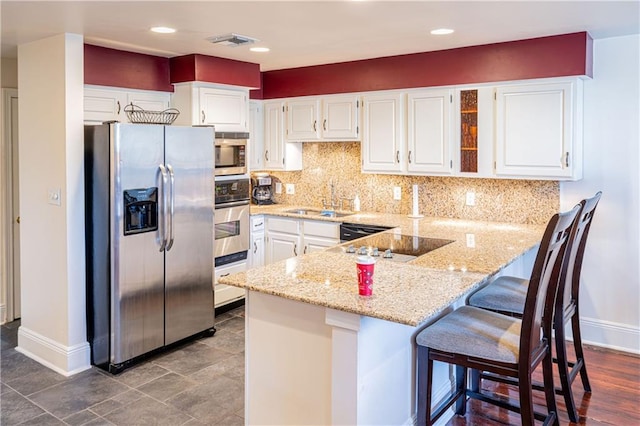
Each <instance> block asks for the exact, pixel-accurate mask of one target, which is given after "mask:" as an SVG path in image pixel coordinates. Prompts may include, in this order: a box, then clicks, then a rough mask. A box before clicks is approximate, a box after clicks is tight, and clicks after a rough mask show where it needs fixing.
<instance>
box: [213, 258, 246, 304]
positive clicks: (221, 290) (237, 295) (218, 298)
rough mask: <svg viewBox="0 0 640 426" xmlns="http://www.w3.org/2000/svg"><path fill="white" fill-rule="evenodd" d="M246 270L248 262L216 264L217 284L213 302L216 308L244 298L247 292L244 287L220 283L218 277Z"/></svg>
mask: <svg viewBox="0 0 640 426" xmlns="http://www.w3.org/2000/svg"><path fill="white" fill-rule="evenodd" d="M246 270H247V263H246V262H236V263H230V264H228V265H223V266H216V267H215V268H214V277H215V286H214V296H213V304H214V306H215V307H216V308H217V307H219V306H222V305H226V304H227V303H231V302H233V301H236V300H238V299H242V298H243V297H244V294H245V291H244V289H243V288H239V287H233V286H230V285H226V284H218V278H220V277H224V276H226V275H229V274H235V273H236V272H244V271H246Z"/></svg>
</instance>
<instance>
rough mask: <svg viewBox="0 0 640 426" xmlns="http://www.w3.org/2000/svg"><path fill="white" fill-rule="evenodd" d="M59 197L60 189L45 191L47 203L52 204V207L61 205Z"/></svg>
mask: <svg viewBox="0 0 640 426" xmlns="http://www.w3.org/2000/svg"><path fill="white" fill-rule="evenodd" d="M60 197H61V196H60V188H49V189H47V202H48V203H49V204H53V205H54V206H59V205H60V203H61V200H60Z"/></svg>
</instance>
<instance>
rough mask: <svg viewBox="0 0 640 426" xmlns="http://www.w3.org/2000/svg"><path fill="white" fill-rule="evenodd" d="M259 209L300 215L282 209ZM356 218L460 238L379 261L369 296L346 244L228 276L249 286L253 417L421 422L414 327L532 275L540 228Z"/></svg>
mask: <svg viewBox="0 0 640 426" xmlns="http://www.w3.org/2000/svg"><path fill="white" fill-rule="evenodd" d="M291 207H292V206H287V208H288V209H291ZM252 214H267V215H280V216H287V217H296V216H295V214H291V213H287V212H285V209H284V208H283V207H281V206H269V207H259V208H256V209H252ZM298 217H299V216H298ZM323 220H329V221H334V222H335V221H337V222H340V221H346V220H347V219H337V218H326V219H323ZM348 221H349V222H356V223H363V224H378V225H390V226H395V228H394V229H391V230H389V231H386V232H388V233H390V234H393V235H410V236H417V237H430V238H442V239H449V240H454V241H453V242H452V243H451V244H447V245H446V246H444V247H441V248H439V249H437V250H434V251H432V252H429V253H427V254H425V255H422V256H419V257H417V258H415V259H414V260H411V261H409V262H406V263H397V262H390V261H386V260H384V259H380V260H378V262H377V264H376V266H375V274H374V290H373V296H372V297H366V298H365V297H360V296H358V290H357V279H356V269H355V263H354V261H353V257H350V256H348V255H346V254H344V253H340V252H337V253H336V252H331V251H321V252H316V253H311V254H307V255H303V256H298V257H293V258H290V259H287V260H283V261H280V262H277V263H273V264H270V265H267V266H265V267H261V268H256V269H251V270H248V271H246V272H243V273H239V274H233V275H230V276H227V277H223V278H221V279H220V282H223V283H224V284H228V285H232V286H237V287H242V288H245V289H246V290H247V297H246V348H245V350H246V378H245V421H246V424H249V425H251V424H283V425H284V424H359V425H360V424H362V425H364V424H367V425H369V424H380V425H382V424H385V425H389V424H395V425H402V424H407V425H409V424H413V423H414V420H415V419H414V417H415V411H416V410H415V405H416V392H415V369H414V364H415V354H414V337H415V335H416V334H417V333H418V332H419V330H421V329H422V328H423V327H424V326H425V325H426V324H428V323H429V322H431V321H433V320H434V319H436V318H438V316H439V315H441V314H443V313H445V312H447V311H449V310H451V309H453V308H455V307H457V306H459V305H461V304H463V303H464V298H465V297H466V296H467V295H468V294H469V293H470V292H471V291H472V290H474V289H475V288H477V287H478V286H480V285H482V284H483V283H484V282H486V281H487V280H488V279H489V278H490V277H492V276H493V275H495V274H500V273H503V272H508V273H510V274H526V273H527V272H528V266H527V265H528V264H530V263H531V259H532V258H533V256H534V255H535V247H536V246H537V244H538V243H539V241H540V239H541V237H542V233H543V231H544V226H543V225H521V224H507V223H492V222H476V221H466V220H457V219H449V218H429V217H427V218H423V219H419V220H415V219H409V218H407V217H406V216H403V215H389V214H376V213H360V214H354V215H350V216H348ZM353 243H355V245H356V246H357V240H356V241H353ZM450 376H451V373H450V371H449V369H448V367H447V366H445V365H437V368H436V369H435V371H434V380H435V383H438V384H437V385H436V387H435V389H436V390H435V392H436V394H435V397H434V400H438V399H439V397H440V396H443V395H445V394H446V393H447V392H448V391H449V389H450V383H451V382H450V381H451V378H450Z"/></svg>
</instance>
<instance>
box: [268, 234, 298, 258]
mask: <svg viewBox="0 0 640 426" xmlns="http://www.w3.org/2000/svg"><path fill="white" fill-rule="evenodd" d="M301 251H302V247H301V244H300V237H299V236H298V235H292V234H284V233H280V232H272V231H269V236H268V239H267V256H268V263H274V262H278V261H280V260H284V259H289V258H290V257H295V256H298V255H299V254H300V252H301Z"/></svg>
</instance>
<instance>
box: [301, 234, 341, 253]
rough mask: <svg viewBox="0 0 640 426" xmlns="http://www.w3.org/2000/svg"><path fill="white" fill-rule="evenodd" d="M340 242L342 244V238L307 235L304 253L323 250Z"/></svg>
mask: <svg viewBox="0 0 640 426" xmlns="http://www.w3.org/2000/svg"><path fill="white" fill-rule="evenodd" d="M338 244H340V240H336V239H333V238H323V237H312V236H305V237H304V249H303V254H309V253H314V252H316V251H322V250H324V249H326V248H327V247H333V246H335V245H338Z"/></svg>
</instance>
